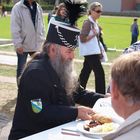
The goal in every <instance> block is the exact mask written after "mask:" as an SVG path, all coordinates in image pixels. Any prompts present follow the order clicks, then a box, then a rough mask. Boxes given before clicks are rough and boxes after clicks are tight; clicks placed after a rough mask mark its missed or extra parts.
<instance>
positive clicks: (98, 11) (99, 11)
mask: <svg viewBox="0 0 140 140" xmlns="http://www.w3.org/2000/svg"><path fill="white" fill-rule="evenodd" d="M93 11H94V12H96V13H98V14H99V13H102V11H101V10H97V11H96V10H93Z"/></svg>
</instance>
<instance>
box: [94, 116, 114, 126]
mask: <svg viewBox="0 0 140 140" xmlns="http://www.w3.org/2000/svg"><path fill="white" fill-rule="evenodd" d="M91 116H92V120H94V121H98V122H100V123H101V124H104V123H111V122H112V118H111V117H108V116H104V115H101V114H97V113H95V114H93V115H91Z"/></svg>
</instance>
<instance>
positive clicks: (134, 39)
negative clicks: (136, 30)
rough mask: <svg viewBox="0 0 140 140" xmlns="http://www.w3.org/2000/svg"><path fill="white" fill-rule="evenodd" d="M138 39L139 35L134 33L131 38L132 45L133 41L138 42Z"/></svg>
mask: <svg viewBox="0 0 140 140" xmlns="http://www.w3.org/2000/svg"><path fill="white" fill-rule="evenodd" d="M137 40H138V36H137V35H136V36H134V35H132V40H131V44H130V45H132V44H133V43H135V42H137Z"/></svg>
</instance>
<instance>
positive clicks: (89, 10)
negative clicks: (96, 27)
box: [88, 2, 103, 15]
mask: <svg viewBox="0 0 140 140" xmlns="http://www.w3.org/2000/svg"><path fill="white" fill-rule="evenodd" d="M96 7H101V8H102V7H103V6H102V4H101V3H99V2H92V3H91V4H90V5H89V6H88V14H89V15H90V14H91V10H95V8H96Z"/></svg>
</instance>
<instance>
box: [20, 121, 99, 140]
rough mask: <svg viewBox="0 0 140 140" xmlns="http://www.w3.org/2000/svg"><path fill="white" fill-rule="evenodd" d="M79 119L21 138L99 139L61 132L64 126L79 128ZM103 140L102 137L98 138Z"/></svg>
mask: <svg viewBox="0 0 140 140" xmlns="http://www.w3.org/2000/svg"><path fill="white" fill-rule="evenodd" d="M78 122H79V121H72V122H70V123H66V124H64V125H60V126H58V127H55V128H52V129H49V130H46V131H43V132H40V133H37V134H35V135H32V136H29V137H26V138H23V139H21V140H97V138H96V139H94V138H89V137H86V136H84V135H83V134H80V136H71V135H64V134H61V129H62V128H67V129H71V130H77V128H76V126H77V123H78ZM98 140H101V139H98Z"/></svg>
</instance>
